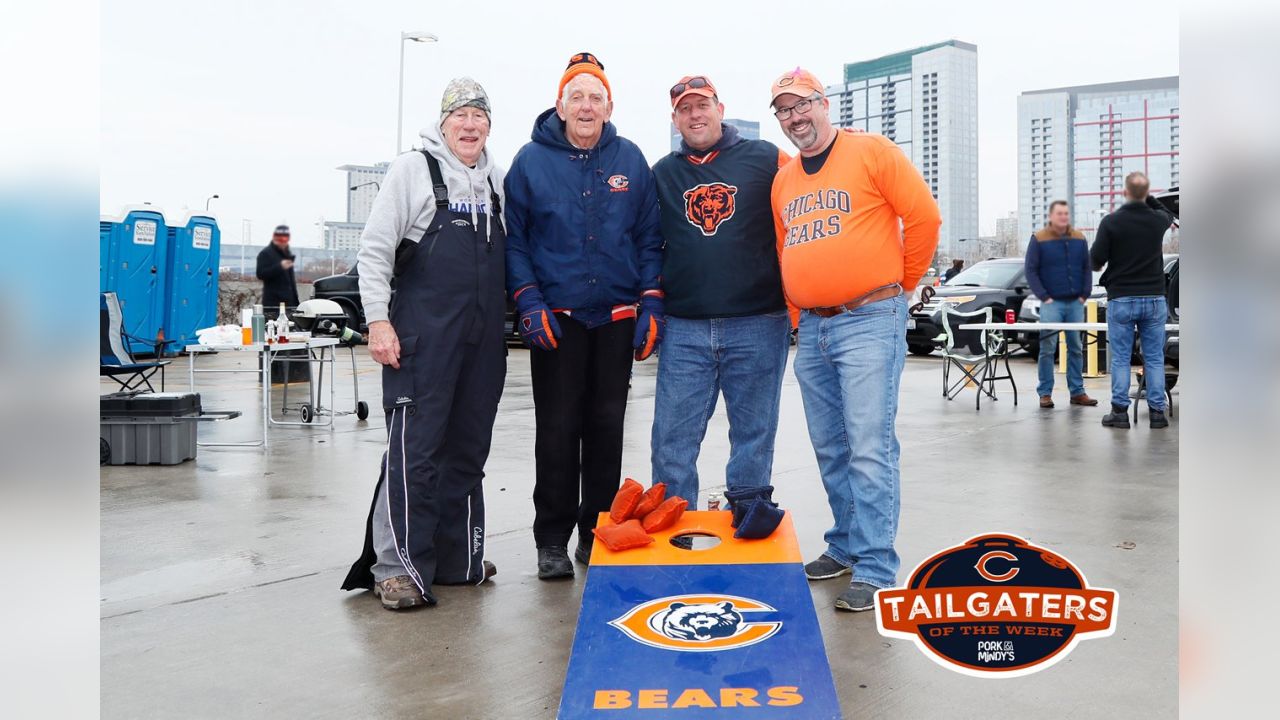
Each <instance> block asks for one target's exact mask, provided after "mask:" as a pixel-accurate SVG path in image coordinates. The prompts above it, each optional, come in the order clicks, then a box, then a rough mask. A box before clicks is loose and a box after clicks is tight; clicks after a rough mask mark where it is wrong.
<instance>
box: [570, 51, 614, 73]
mask: <svg viewBox="0 0 1280 720" xmlns="http://www.w3.org/2000/svg"><path fill="white" fill-rule="evenodd" d="M584 62H585V63H591V64H592V65H595V66H596V67H598V68H600V69H601V70H603V69H604V63H602V62H600V61H599V60H597V59H596V56H595V55H592V54H591V53H578V54H577V55H574V56H573V57H571V58H569V64H568V65H565V69H566V70H568V69H569V68H571V67H573V66H574V65H577V64H578V63H584Z"/></svg>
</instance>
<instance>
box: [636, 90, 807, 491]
mask: <svg viewBox="0 0 1280 720" xmlns="http://www.w3.org/2000/svg"><path fill="white" fill-rule="evenodd" d="M670 96H671V97H670V99H671V107H672V113H671V120H672V122H673V123H675V126H676V129H677V130H679V131H680V136H681V138H682V142H681V144H680V149H679V150H676V151H674V152H672V153H671V154H670V155H667V156H666V157H664V158H662V159H661V160H659V161H658V163H657V164H656V165H655V166H654V168H653V172H654V178H655V180H656V181H657V185H658V205H659V207H660V208H661V211H662V235H663V239H664V240H665V241H666V245H665V250H664V252H663V261H662V290H663V293H664V295H665V310H666V314H667V327H666V333H665V335H664V338H663V341H662V350H661V353H660V356H659V361H658V387H657V396H656V398H655V401H654V419H653V442H652V460H653V481H654V482H655V483H657V482H664V483H666V484H667V495H668V496H673V495H675V496H679V497H682V498H684V499H686V500H688V501H689V503H690V505H691V506H692V507H697V502H698V467H697V460H698V451H699V449H700V446H701V444H702V439H703V437H704V436H705V435H706V432H707V421H708V420H710V418H711V415H712V413H713V412H714V411H715V407H716V400H717V397H718V395H720V394H721V393H723V394H724V401H725V410H726V411H727V413H728V416H729V443H730V451H729V463H728V467H727V468H726V469H725V479H726V481H727V484H728V486H729V488H730V489H739V488H747V487H753V486H761V485H768V484H769V478H770V475H771V474H772V472H773V443H774V436H775V434H776V433H777V429H778V401H779V397H780V395H781V392H782V376H783V371H784V370H785V369H786V365H787V350H788V347H789V345H790V342H789V333H790V329H791V320H790V318H789V316H788V313H787V304H786V301H785V300H784V298H783V293H782V277H781V273H780V272H779V269H778V250H777V237H776V235H775V231H774V223H773V214H772V210H771V202H770V196H769V193H770V189H771V188H772V186H773V177H774V175H776V174H777V172H778V167H779V166H780V165H781V164H782V163H785V162H786V161H787V160H789V159H790V158H788V157H787V155H786V154H784V153H782V152H781V151H779V150H778V148H777V147H776V146H774V145H773V144H772V143H769V142H765V141H762V140H746V139H744V138H742V137H741V136H739V135H738V131H737V128H735V127H733V126H731V125H726V124H724V123H723V118H724V105H723V104H721V102H720V100H719V98H718V97H717V94H716V89H715V86H714V85H712V84H711V81H710V80H708V79H707V78H706V77H705V76H701V75H697V76H688V77H684V78H681V80H680V82H678V83H676V84H675V85H674V86H673V87H672V88H671V90H670Z"/></svg>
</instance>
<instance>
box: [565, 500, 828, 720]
mask: <svg viewBox="0 0 1280 720" xmlns="http://www.w3.org/2000/svg"><path fill="white" fill-rule="evenodd" d="M729 518H730V514H729V513H727V512H720V511H712V512H687V513H685V514H684V516H682V518H681V520H680V522H679V523H677V525H676V527H674V528H671V529H669V530H667V531H664V532H660V533H655V542H654V543H653V544H652V545H649V546H647V547H644V548H636V549H632V550H625V551H621V552H616V553H615V552H611V551H610V550H608V548H605V547H604V544H603V543H600V542H597V543H595V547H594V549H593V552H592V558H591V566H590V569H589V571H588V573H587V584H586V587H585V588H584V590H583V594H582V610H581V612H580V613H579V615H578V627H577V632H576V634H575V636H574V641H573V651H572V654H571V655H570V658H569V668H568V671H567V673H566V677H565V684H564V691H563V694H562V696H561V702H560V711H559V715H558V717H559V718H560V720H575V719H577V718H667V717H680V718H762V719H770V718H787V719H788V720H799V719H802V718H824V719H827V718H839V717H841V714H840V706H839V702H838V700H837V698H836V692H835V685H834V683H833V682H832V679H831V669H830V666H829V665H828V664H827V656H826V650H825V647H824V645H823V642H822V634H821V632H820V630H819V628H818V618H817V616H816V615H815V613H814V609H813V598H812V596H811V595H810V593H809V587H808V582H807V581H806V580H805V577H804V568H803V565H802V564H801V560H800V554H799V549H798V545H797V543H796V540H795V530H794V528H793V526H792V524H791V516H790V514H788V515H787V517H786V518H785V519H784V521H783V523H782V525H780V526H779V528H778V530H777V531H776V532H775V533H774V534H773V535H772V536H771V537H769V538H767V539H765V540H754V541H744V540H735V539H733V529H732V528H731V527H730V526H729ZM608 523H609V520H608V519H607V516H602V518H601V521H600V524H601V525H606V524H608ZM689 532H699V533H706V534H712V535H715V536H717V537H719V538H721V543H720V545H719V546H717V547H716V548H712V549H708V550H682V549H678V548H675V547H673V546H671V545H670V543H669V540H670V538H671V536H673V535H677V534H684V533H689ZM725 603H729V605H728V606H726V605H725ZM712 610H715V612H711V611H712ZM711 624H714V625H715V626H716V629H715V630H704V631H703V633H704V634H710V635H711V636H710V637H702V636H701V635H700V634H699V632H698V631H697V626H699V625H701V626H704V627H705V626H707V625H711Z"/></svg>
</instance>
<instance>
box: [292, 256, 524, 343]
mask: <svg viewBox="0 0 1280 720" xmlns="http://www.w3.org/2000/svg"><path fill="white" fill-rule="evenodd" d="M312 288H313V289H314V291H315V297H317V298H324V299H327V300H332V301H334V302H336V303H338V304H339V305H341V306H342V311H343V312H345V313H346V314H347V326H348V327H355V328H359V329H360V332H362V333H368V332H369V324H368V323H367V322H365V317H364V304H363V303H361V302H360V263H356V264H355V265H352V266H351V269H350V270H348V271H346V272H345V273H342V274H341V275H330V276H328V277H322V278H320V279H319V280H316V281H315V283H314V284H313V285H312ZM395 292H396V284H395V280H394V279H393V280H392V281H391V296H392V297H393V298H394V297H395ZM502 332H503V335H504V336H505V337H506V339H507V343H508V344H514V345H518V344H520V342H521V340H520V333H519V331H518V330H517V329H516V306H515V304H514V303H512V302H511V299H510V298H508V299H507V312H506V315H505V316H504V317H503V320H502Z"/></svg>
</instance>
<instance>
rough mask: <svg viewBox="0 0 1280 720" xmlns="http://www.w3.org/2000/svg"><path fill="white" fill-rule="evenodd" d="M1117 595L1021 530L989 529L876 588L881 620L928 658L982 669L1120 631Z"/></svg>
mask: <svg viewBox="0 0 1280 720" xmlns="http://www.w3.org/2000/svg"><path fill="white" fill-rule="evenodd" d="M1118 601H1119V596H1118V594H1117V593H1116V591H1114V590H1108V589H1105V588H1094V587H1089V585H1088V583H1087V582H1086V581H1085V578H1084V574H1083V573H1081V572H1080V570H1079V569H1077V568H1076V566H1075V565H1073V564H1072V563H1071V561H1069V560H1067V559H1066V558H1064V557H1062V556H1061V555H1058V554H1057V553H1054V552H1053V551H1051V550H1048V549H1046V548H1042V547H1038V546H1036V545H1032V544H1031V543H1029V542H1027V541H1026V540H1024V539H1023V538H1021V537H1018V536H1016V535H1008V534H988V535H981V536H978V537H975V538H972V539H970V540H969V541H968V542H966V543H965V544H963V545H959V546H957V547H953V548H948V549H946V550H943V551H942V552H940V553H938V554H937V555H934V556H933V557H931V558H929V559H928V560H925V561H924V562H922V563H920V565H919V566H917V567H916V569H915V570H914V571H913V572H912V573H911V579H910V581H909V582H908V583H907V587H906V588H886V589H883V590H880V591H878V592H877V593H876V605H875V609H876V624H877V625H878V627H879V629H880V634H882V635H884V636H886V637H901V638H907V639H910V640H912V641H913V642H915V644H916V646H917V647H919V648H920V650H921V651H923V652H924V653H925V655H926V656H928V657H929V659H931V660H933V661H934V662H937V663H938V664H940V665H942V666H943V667H946V668H948V669H950V670H954V671H956V672H960V673H964V674H966V675H973V676H976V677H1017V676H1020V675H1029V674H1031V673H1034V672H1038V671H1040V670H1043V669H1045V668H1047V667H1049V666H1051V665H1053V664H1054V663H1056V662H1058V661H1059V660H1061V659H1062V658H1064V657H1066V656H1067V655H1068V654H1069V653H1070V652H1071V650H1072V649H1074V648H1075V646H1076V644H1077V643H1079V641H1080V640H1082V639H1087V638H1097V637H1107V636H1108V635H1111V634H1112V633H1113V632H1114V631H1115V624H1116V608H1117V604H1118Z"/></svg>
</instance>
